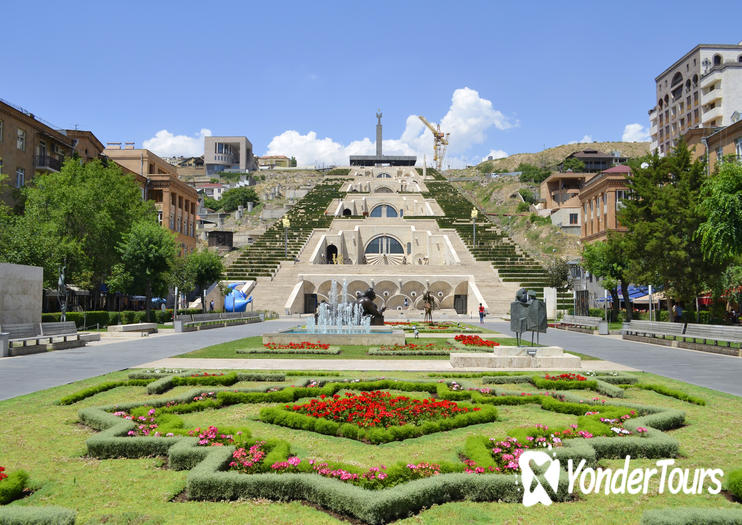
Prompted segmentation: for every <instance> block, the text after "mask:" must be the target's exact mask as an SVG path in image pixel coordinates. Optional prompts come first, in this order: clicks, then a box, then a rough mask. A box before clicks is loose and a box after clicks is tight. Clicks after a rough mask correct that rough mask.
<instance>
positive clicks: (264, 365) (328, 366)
mask: <svg viewBox="0 0 742 525" xmlns="http://www.w3.org/2000/svg"><path fill="white" fill-rule="evenodd" d="M588 365H589V366H588ZM139 366H140V367H142V368H194V369H198V370H374V371H376V370H378V371H390V372H491V371H492V370H493V369H492V368H454V367H452V366H451V362H450V361H448V360H446V359H386V360H385V359H189V358H177V357H176V358H168V359H160V360H158V361H152V362H149V363H143V364H141V365H139ZM586 369H587V370H623V371H632V370H634V369H633V368H630V367H627V366H623V365H619V364H617V363H611V362H608V361H585V362H583V367H582V368H576V369H571V368H564V367H560V368H539V369H538V371H543V372H548V371H551V370H579V371H583V372H584V371H585V370H586ZM497 370H498V371H514V372H518V371H524V372H529V371H533V370H534V369H533V368H498V369H497Z"/></svg>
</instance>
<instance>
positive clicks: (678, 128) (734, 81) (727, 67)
mask: <svg viewBox="0 0 742 525" xmlns="http://www.w3.org/2000/svg"><path fill="white" fill-rule="evenodd" d="M740 44H742V42H741V43H740ZM740 44H737V45H734V44H699V45H697V46H696V47H694V48H693V49H691V50H690V51H688V52H687V53H686V54H685V55H683V56H682V57H680V58H679V59H678V60H677V61H675V62H674V63H673V64H672V65H671V66H670V67H668V68H667V69H665V70H664V71H663V72H662V73H660V74H659V75H658V76H657V77H656V78H655V79H654V80H655V85H656V97H657V98H656V99H655V100H656V103H655V105H654V107H652V109H650V110H649V121H650V134H651V138H652V143H651V146H650V149H651V151H658V153H659V154H660V155H666V154H668V153H670V152H671V151H672V149H673V148H674V147H675V146H676V145H677V143H678V140H679V139H680V137H681V135H683V134H685V133H687V132H688V131H689V130H691V129H693V128H719V127H725V126H728V125H730V124H732V123H733V122H732V120H731V119H732V115H733V114H734V113H735V112H736V111H742V45H740Z"/></svg>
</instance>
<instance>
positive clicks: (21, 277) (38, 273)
mask: <svg viewBox="0 0 742 525" xmlns="http://www.w3.org/2000/svg"><path fill="white" fill-rule="evenodd" d="M43 280H44V270H43V269H42V268H41V267H39V266H25V265H21V264H6V263H0V326H2V325H5V324H15V323H40V322H41V301H42V286H43Z"/></svg>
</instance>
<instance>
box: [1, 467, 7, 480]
mask: <svg viewBox="0 0 742 525" xmlns="http://www.w3.org/2000/svg"><path fill="white" fill-rule="evenodd" d="M7 477H8V475H7V474H6V473H5V467H0V481H2V480H4V479H5V478H7Z"/></svg>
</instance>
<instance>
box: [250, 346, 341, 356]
mask: <svg viewBox="0 0 742 525" xmlns="http://www.w3.org/2000/svg"><path fill="white" fill-rule="evenodd" d="M235 353H237V354H275V355H280V354H297V355H302V354H305V355H337V354H339V353H340V347H337V346H331V347H330V348H302V349H298V348H285V349H275V350H271V349H268V348H242V349H240V350H237V351H236V352H235Z"/></svg>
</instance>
